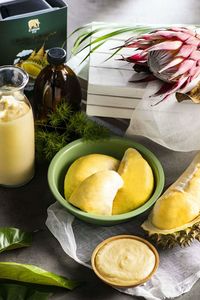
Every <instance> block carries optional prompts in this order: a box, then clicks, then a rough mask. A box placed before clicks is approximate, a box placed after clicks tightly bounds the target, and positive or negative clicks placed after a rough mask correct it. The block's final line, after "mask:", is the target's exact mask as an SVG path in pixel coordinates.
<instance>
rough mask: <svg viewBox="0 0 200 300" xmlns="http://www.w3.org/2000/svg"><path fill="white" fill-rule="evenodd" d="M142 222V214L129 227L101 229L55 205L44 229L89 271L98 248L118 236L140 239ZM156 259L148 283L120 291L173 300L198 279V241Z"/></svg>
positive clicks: (163, 251)
mask: <svg viewBox="0 0 200 300" xmlns="http://www.w3.org/2000/svg"><path fill="white" fill-rule="evenodd" d="M145 218H146V216H145V214H143V215H142V216H139V217H136V218H134V219H133V220H132V221H130V222H128V223H124V224H119V225H115V226H111V227H101V226H96V225H92V224H87V223H84V222H82V221H80V220H78V219H77V218H75V217H73V216H72V215H71V214H70V213H68V212H67V210H66V209H65V208H64V207H62V206H61V205H60V204H59V203H54V204H53V205H51V206H50V207H49V208H48V218H47V221H46V225H47V227H48V228H49V230H50V231H51V232H52V234H53V235H54V236H55V238H56V239H57V240H58V241H59V243H60V245H61V247H62V248H63V250H64V251H65V253H66V254H68V255H69V256H70V257H72V258H73V259H74V260H75V261H77V262H78V263H80V264H82V265H84V266H86V267H89V268H91V264H90V258H91V254H92V252H93V250H94V248H95V247H96V246H97V244H99V243H100V242H101V241H103V240H104V239H106V238H108V237H110V236H114V235H119V234H134V235H139V236H142V237H143V236H144V232H143V231H142V229H141V227H140V225H141V223H142V222H143V221H144V219H145ZM159 255H160V265H159V268H158V270H157V272H156V274H155V275H154V276H153V277H152V279H151V280H149V281H148V282H147V283H146V284H144V285H141V286H138V287H135V288H130V289H126V290H120V291H121V292H123V293H126V294H129V295H134V296H142V297H144V298H146V299H147V300H161V299H164V298H174V297H177V296H180V295H182V294H183V293H186V292H188V291H189V290H190V289H191V288H192V286H193V285H194V284H195V282H196V281H197V280H198V279H199V278H200V244H199V243H198V242H197V241H195V242H193V244H192V245H191V246H190V247H187V248H183V249H182V248H180V247H175V248H174V249H170V250H159Z"/></svg>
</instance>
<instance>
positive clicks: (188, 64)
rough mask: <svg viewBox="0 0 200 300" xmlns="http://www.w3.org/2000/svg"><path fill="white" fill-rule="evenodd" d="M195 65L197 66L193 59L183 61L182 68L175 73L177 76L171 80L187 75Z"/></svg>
mask: <svg viewBox="0 0 200 300" xmlns="http://www.w3.org/2000/svg"><path fill="white" fill-rule="evenodd" d="M194 64H196V62H195V61H194V60H191V59H187V60H185V61H183V62H182V63H181V64H180V67H179V69H178V71H177V72H175V74H174V75H173V76H172V77H171V80H173V79H174V78H176V77H178V76H180V75H182V74H184V73H186V72H187V71H189V70H190V69H191V68H192V67H193V66H194Z"/></svg>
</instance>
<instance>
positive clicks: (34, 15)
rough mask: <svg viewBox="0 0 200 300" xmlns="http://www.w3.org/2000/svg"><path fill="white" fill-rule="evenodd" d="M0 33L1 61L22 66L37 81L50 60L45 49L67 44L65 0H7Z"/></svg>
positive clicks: (1, 12) (1, 10)
mask: <svg viewBox="0 0 200 300" xmlns="http://www.w3.org/2000/svg"><path fill="white" fill-rule="evenodd" d="M0 37H1V50H0V65H12V64H15V65H17V66H19V67H22V68H23V69H25V70H26V71H27V72H28V73H29V76H30V82H31V81H32V82H34V79H35V78H36V77H37V75H38V74H39V72H40V71H41V69H42V68H43V67H44V66H45V65H46V64H47V61H46V50H48V49H50V48H52V47H63V48H66V38H67V5H66V3H65V2H64V1H63V0H17V1H16V0H14V1H12V0H10V1H9V0H7V1H6V0H4V1H3V2H1V4H0Z"/></svg>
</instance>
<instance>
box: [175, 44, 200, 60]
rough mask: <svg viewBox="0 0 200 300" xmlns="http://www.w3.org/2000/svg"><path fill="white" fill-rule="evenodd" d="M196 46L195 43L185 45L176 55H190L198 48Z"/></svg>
mask: <svg viewBox="0 0 200 300" xmlns="http://www.w3.org/2000/svg"><path fill="white" fill-rule="evenodd" d="M196 48H197V47H196V46H194V45H183V46H182V47H181V48H180V50H179V52H178V53H177V54H176V56H181V57H185V58H186V57H188V56H189V55H190V54H191V53H192V52H193V51H195V50H196Z"/></svg>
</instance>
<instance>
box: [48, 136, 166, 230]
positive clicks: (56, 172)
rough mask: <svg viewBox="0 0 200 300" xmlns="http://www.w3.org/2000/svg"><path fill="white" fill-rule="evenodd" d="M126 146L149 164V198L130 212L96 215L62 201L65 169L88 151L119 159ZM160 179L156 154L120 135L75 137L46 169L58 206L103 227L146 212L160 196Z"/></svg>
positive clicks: (162, 183) (161, 178) (160, 168)
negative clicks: (151, 182)
mask: <svg viewBox="0 0 200 300" xmlns="http://www.w3.org/2000/svg"><path fill="white" fill-rule="evenodd" d="M130 147H132V148H135V149H137V150H138V151H139V152H140V153H141V154H142V156H143V157H144V158H145V159H146V160H147V161H148V163H149V164H150V166H151V168H152V170H153V173H154V178H155V189H154V192H153V194H152V196H151V198H150V199H149V200H148V201H147V202H146V203H145V204H144V205H142V206H140V207H139V208H137V209H135V210H133V211H130V212H128V213H124V214H120V215H113V216H97V215H93V214H90V213H86V212H84V211H82V210H80V209H78V208H76V207H74V206H73V205H71V204H70V203H69V202H68V201H67V200H65V198H64V178H65V175H66V172H67V170H68V168H69V167H70V165H71V164H72V163H73V162H74V161H75V160H76V159H77V158H79V157H81V156H84V155H87V154H91V153H101V154H107V155H110V156H113V157H116V158H117V159H119V160H121V159H122V157H123V155H124V152H125V151H126V149H127V148H130ZM164 181H165V180H164V172H163V168H162V166H161V164H160V162H159V160H158V159H157V158H156V156H155V155H154V154H153V153H152V152H151V151H149V150H148V149H147V148H145V147H144V146H142V145H141V144H138V143H135V142H134V141H132V140H129V139H125V138H121V137H111V138H110V139H106V140H99V141H95V142H93V141H89V142H87V141H83V140H82V139H79V140H76V141H74V142H72V143H70V144H68V145H67V146H65V147H64V148H62V149H61V150H60V151H59V152H58V153H57V154H56V155H55V157H54V158H53V159H52V161H51V163H50V166H49V170H48V182H49V187H50V189H51V191H52V193H53V195H54V197H55V198H56V200H57V201H58V202H59V203H60V204H61V205H62V206H64V207H65V208H66V209H67V210H68V211H69V212H70V213H72V214H73V215H74V216H76V217H77V218H79V219H81V220H83V221H85V222H88V223H93V224H98V225H105V226H108V225H114V224H118V223H122V222H126V221H128V220H130V219H132V218H133V217H135V216H137V215H139V214H141V213H143V212H144V211H146V210H147V209H148V208H149V207H151V206H152V205H153V204H154V202H155V201H156V200H157V199H158V197H159V196H160V194H161V192H162V190H163V187H164Z"/></svg>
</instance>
